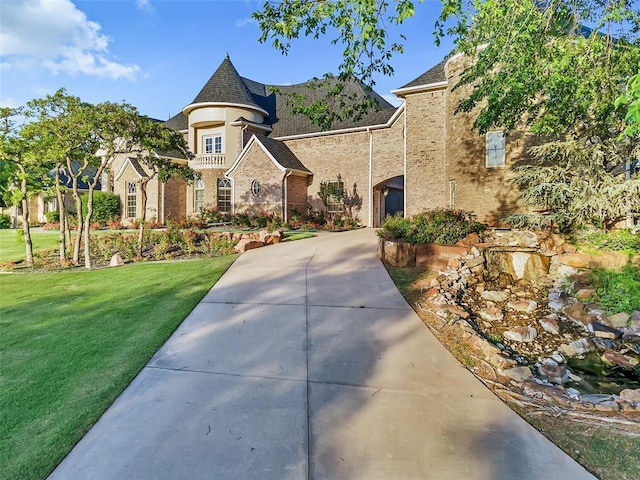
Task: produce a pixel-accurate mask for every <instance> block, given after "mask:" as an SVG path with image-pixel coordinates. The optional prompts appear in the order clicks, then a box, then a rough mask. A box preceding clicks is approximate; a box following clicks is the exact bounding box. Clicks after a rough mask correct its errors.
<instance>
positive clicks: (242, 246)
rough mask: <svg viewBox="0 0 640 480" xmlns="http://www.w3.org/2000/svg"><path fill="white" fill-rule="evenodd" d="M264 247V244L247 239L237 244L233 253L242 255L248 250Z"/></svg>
mask: <svg viewBox="0 0 640 480" xmlns="http://www.w3.org/2000/svg"><path fill="white" fill-rule="evenodd" d="M260 247H264V243H262V242H261V241H259V240H251V239H249V238H243V239H242V240H240V241H239V242H238V244H237V245H236V246H235V247H234V249H235V251H236V252H238V253H244V252H246V251H248V250H253V249H254V248H260Z"/></svg>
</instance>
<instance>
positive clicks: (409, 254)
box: [383, 240, 416, 268]
mask: <svg viewBox="0 0 640 480" xmlns="http://www.w3.org/2000/svg"><path fill="white" fill-rule="evenodd" d="M383 251H384V259H385V261H386V262H387V263H388V264H390V265H393V266H394V267H400V268H409V267H415V266H416V249H415V247H414V246H413V245H411V244H410V243H406V242H399V241H392V240H385V241H384V249H383Z"/></svg>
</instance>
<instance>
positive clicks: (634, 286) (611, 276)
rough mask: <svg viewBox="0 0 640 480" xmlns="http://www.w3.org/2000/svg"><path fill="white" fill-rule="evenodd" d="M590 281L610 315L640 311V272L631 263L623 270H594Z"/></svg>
mask: <svg viewBox="0 0 640 480" xmlns="http://www.w3.org/2000/svg"><path fill="white" fill-rule="evenodd" d="M589 280H590V281H591V282H592V284H593V286H594V287H595V288H596V293H597V295H598V300H599V302H600V305H602V307H603V308H604V309H605V310H606V311H607V312H608V313H618V312H629V313H630V312H632V311H633V310H640V271H638V269H637V268H636V267H635V266H634V265H633V264H631V263H627V265H625V266H624V267H623V268H622V270H620V271H616V270H607V269H594V270H592V271H591V273H590V275H589Z"/></svg>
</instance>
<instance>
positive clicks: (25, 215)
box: [20, 175, 33, 267]
mask: <svg viewBox="0 0 640 480" xmlns="http://www.w3.org/2000/svg"><path fill="white" fill-rule="evenodd" d="M20 193H21V194H22V200H21V202H22V231H23V233H24V244H25V246H26V250H27V251H26V254H27V258H26V261H27V266H29V267H32V266H33V243H31V230H30V229H29V198H28V197H27V179H26V177H25V176H24V175H23V178H22V182H21V184H20Z"/></svg>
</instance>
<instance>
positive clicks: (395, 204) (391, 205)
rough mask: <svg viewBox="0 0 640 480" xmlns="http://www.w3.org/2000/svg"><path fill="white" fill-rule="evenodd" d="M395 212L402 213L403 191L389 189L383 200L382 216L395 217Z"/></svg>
mask: <svg viewBox="0 0 640 480" xmlns="http://www.w3.org/2000/svg"><path fill="white" fill-rule="evenodd" d="M397 212H404V191H403V190H401V189H397V188H390V189H389V193H387V196H386V197H385V199H384V215H385V217H386V216H387V215H395V214H396V213H397Z"/></svg>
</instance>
